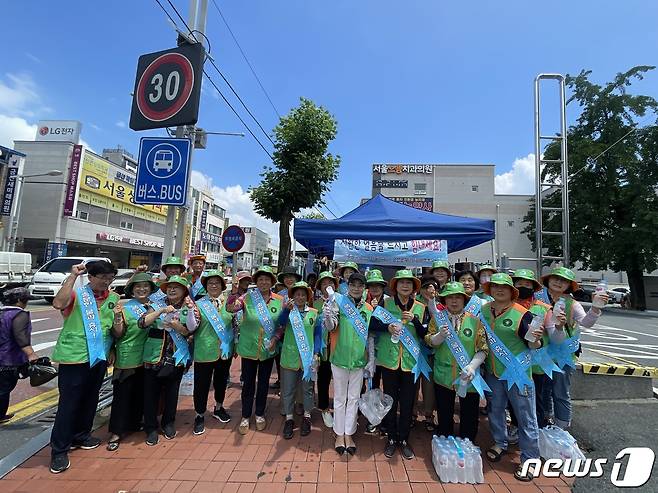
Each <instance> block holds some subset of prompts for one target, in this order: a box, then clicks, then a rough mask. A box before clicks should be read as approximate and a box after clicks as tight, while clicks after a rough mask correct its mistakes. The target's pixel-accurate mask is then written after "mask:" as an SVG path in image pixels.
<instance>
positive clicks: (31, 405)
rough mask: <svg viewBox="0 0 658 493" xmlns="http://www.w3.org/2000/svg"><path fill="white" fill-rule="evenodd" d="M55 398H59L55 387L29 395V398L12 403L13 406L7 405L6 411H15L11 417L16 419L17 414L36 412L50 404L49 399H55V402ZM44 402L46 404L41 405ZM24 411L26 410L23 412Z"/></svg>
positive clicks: (27, 414)
mask: <svg viewBox="0 0 658 493" xmlns="http://www.w3.org/2000/svg"><path fill="white" fill-rule="evenodd" d="M57 399H59V391H58V390H57V389H51V390H48V391H46V392H43V393H41V394H39V395H35V396H34V397H30V398H29V399H25V400H24V401H21V402H19V403H17V404H14V405H13V406H9V411H8V412H13V413H16V416H14V418H13V419H18V418H19V414H21V417H25V416H29V415H31V414H36V413H37V412H40V411H42V410H43V409H45V408H46V407H49V406H51V405H52V402H51V401H53V400H55V402H56V401H57ZM44 402H46V403H47V406H43V405H42V404H43V403H44ZM28 410H29V411H28ZM25 411H28V412H27V413H25Z"/></svg>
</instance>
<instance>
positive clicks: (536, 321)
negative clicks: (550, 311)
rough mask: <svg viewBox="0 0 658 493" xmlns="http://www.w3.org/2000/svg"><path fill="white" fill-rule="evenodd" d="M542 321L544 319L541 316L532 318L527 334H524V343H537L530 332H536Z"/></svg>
mask: <svg viewBox="0 0 658 493" xmlns="http://www.w3.org/2000/svg"><path fill="white" fill-rule="evenodd" d="M543 321H544V317H542V316H541V315H534V316H533V317H532V322H530V326H529V328H528V332H526V333H525V340H526V341H528V342H537V339H536V338H535V336H533V335H532V332H533V331H535V330H537V329H538V328H539V327H541V324H542V322H543Z"/></svg>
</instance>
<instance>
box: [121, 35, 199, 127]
mask: <svg viewBox="0 0 658 493" xmlns="http://www.w3.org/2000/svg"><path fill="white" fill-rule="evenodd" d="M204 56H205V50H204V48H203V46H202V45H201V43H195V44H185V45H182V46H179V47H178V48H174V49H171V50H165V51H159V52H156V53H148V54H146V55H142V56H140V57H139V62H138V63H137V77H136V78H135V91H134V94H133V105H132V112H131V113H130V128H132V129H133V130H148V129H151V128H163V127H175V126H178V125H194V124H195V123H196V122H197V119H198V116H199V97H200V95H201V75H202V69H203V57H204Z"/></svg>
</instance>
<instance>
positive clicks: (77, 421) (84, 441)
mask: <svg viewBox="0 0 658 493" xmlns="http://www.w3.org/2000/svg"><path fill="white" fill-rule="evenodd" d="M85 271H86V272H87V274H88V279H89V283H88V284H86V285H84V286H81V287H78V288H77V289H76V288H75V285H76V280H77V279H78V277H79V276H81V275H82V274H83V273H85ZM116 273H117V269H116V268H115V267H114V266H113V265H112V264H111V263H109V262H106V261H104V260H98V261H94V262H89V263H87V264H86V265H84V264H78V265H74V266H73V267H71V275H70V276H69V277H67V278H66V280H65V281H64V283H63V284H62V287H61V288H60V290H59V292H58V293H57V295H56V296H55V299H54V300H53V307H54V308H55V309H57V310H60V311H61V312H62V315H63V317H64V324H63V327H62V331H61V332H60V333H59V337H58V338H57V344H56V345H55V351H54V352H53V357H52V359H53V361H55V362H58V363H59V378H58V384H57V386H58V388H59V402H58V407H57V415H56V416H55V423H54V425H53V431H52V434H51V436H50V447H51V461H50V472H52V473H54V474H57V473H61V472H63V471H65V470H67V469H68V468H69V467H70V465H71V463H70V461H69V456H68V453H69V450H72V449H76V448H81V449H84V450H88V449H94V448H96V447H98V446H99V445H100V443H101V440H100V439H98V438H96V437H93V436H92V435H91V429H92V426H93V423H94V416H95V415H96V407H97V406H98V396H99V392H100V388H101V385H102V383H103V378H104V377H105V371H106V369H107V359H108V356H109V349H110V346H111V344H112V336H111V334H110V332H111V331H112V330H114V332H115V335H119V334H120V333H121V331H122V330H123V325H122V324H123V317H122V316H121V307H120V306H119V295H117V294H116V293H114V292H112V291H110V290H109V287H110V284H111V283H112V281H113V280H114V277H115V276H116Z"/></svg>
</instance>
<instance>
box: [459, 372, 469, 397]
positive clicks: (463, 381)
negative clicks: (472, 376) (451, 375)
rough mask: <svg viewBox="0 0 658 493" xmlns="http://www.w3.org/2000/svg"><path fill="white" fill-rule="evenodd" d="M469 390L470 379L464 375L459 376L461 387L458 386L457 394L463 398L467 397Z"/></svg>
mask: <svg viewBox="0 0 658 493" xmlns="http://www.w3.org/2000/svg"><path fill="white" fill-rule="evenodd" d="M467 390H468V381H467V380H466V379H465V378H464V377H459V387H457V395H458V396H459V397H461V398H462V399H463V398H464V397H466V391H467Z"/></svg>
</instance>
